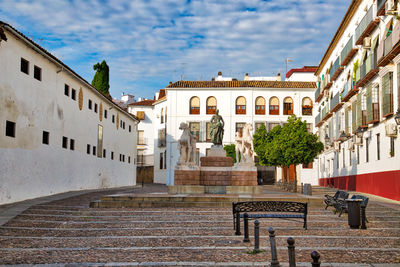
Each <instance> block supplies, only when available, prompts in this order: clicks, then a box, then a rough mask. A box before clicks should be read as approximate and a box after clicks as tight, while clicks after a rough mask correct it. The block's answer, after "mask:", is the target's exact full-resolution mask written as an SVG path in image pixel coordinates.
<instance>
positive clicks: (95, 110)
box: [94, 103, 97, 113]
mask: <svg viewBox="0 0 400 267" xmlns="http://www.w3.org/2000/svg"><path fill="white" fill-rule="evenodd" d="M94 112H96V113H97V103H94Z"/></svg>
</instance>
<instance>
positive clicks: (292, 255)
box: [287, 237, 296, 267]
mask: <svg viewBox="0 0 400 267" xmlns="http://www.w3.org/2000/svg"><path fill="white" fill-rule="evenodd" d="M287 243H288V253H289V267H296V255H295V254H296V253H295V251H294V239H293V237H289V238H288V240H287Z"/></svg>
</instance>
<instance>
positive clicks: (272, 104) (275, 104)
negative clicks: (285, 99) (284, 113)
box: [269, 96, 279, 115]
mask: <svg viewBox="0 0 400 267" xmlns="http://www.w3.org/2000/svg"><path fill="white" fill-rule="evenodd" d="M269 115H279V99H278V98H277V97H276V96H274V97H271V98H270V99H269Z"/></svg>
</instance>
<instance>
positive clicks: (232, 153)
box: [224, 144, 240, 163]
mask: <svg viewBox="0 0 400 267" xmlns="http://www.w3.org/2000/svg"><path fill="white" fill-rule="evenodd" d="M224 150H225V152H226V156H227V157H231V158H233V163H236V150H235V144H229V145H224ZM239 157H240V154H239Z"/></svg>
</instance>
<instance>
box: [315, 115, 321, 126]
mask: <svg viewBox="0 0 400 267" xmlns="http://www.w3.org/2000/svg"><path fill="white" fill-rule="evenodd" d="M320 121H321V114H320V113H318V115H317V116H316V117H315V125H318V123H319V122H320Z"/></svg>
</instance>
